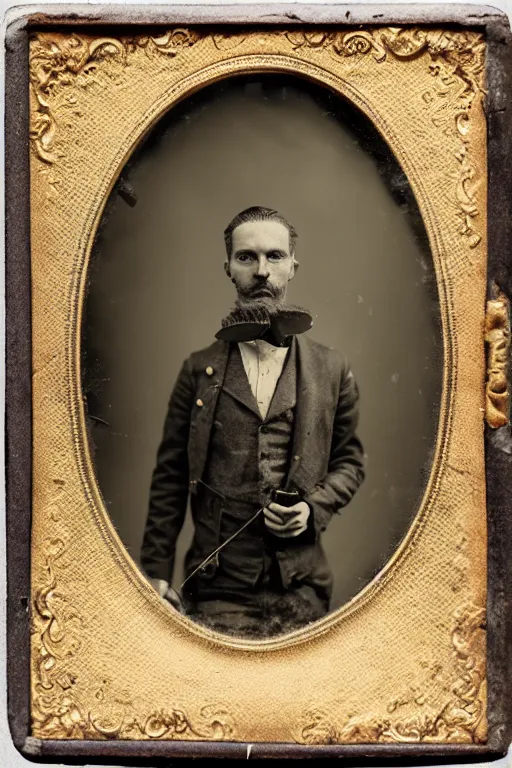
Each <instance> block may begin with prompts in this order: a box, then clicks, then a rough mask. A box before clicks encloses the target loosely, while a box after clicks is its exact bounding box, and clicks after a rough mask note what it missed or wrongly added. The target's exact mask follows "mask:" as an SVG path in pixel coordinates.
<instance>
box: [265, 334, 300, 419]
mask: <svg viewBox="0 0 512 768" xmlns="http://www.w3.org/2000/svg"><path fill="white" fill-rule="evenodd" d="M295 361H296V339H295V338H294V339H293V340H292V344H291V346H290V350H289V352H288V355H287V356H286V360H285V363H284V367H283V371H282V373H281V376H280V377H279V380H278V382H277V386H276V389H275V392H274V396H273V398H272V400H271V403H270V407H269V409H268V413H267V419H266V420H267V421H269V420H270V419H273V418H275V417H276V416H279V415H280V414H281V413H283V412H284V411H287V410H289V409H290V408H293V406H294V405H295V403H296V402H297V374H296V364H295Z"/></svg>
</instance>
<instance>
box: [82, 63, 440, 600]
mask: <svg viewBox="0 0 512 768" xmlns="http://www.w3.org/2000/svg"><path fill="white" fill-rule="evenodd" d="M251 205H263V206H269V207H273V208H276V209H278V210H279V211H280V212H281V213H282V214H283V215H284V216H285V217H287V218H288V219H289V220H290V221H291V222H292V223H293V224H294V226H295V227H296V229H297V230H298V233H299V239H298V248H297V259H298V261H299V263H300V269H299V270H298V273H297V276H296V278H295V279H294V281H293V283H292V284H291V286H290V291H289V299H290V300H291V301H292V302H294V303H298V304H301V305H304V306H306V307H308V308H309V309H310V310H311V312H312V314H313V316H314V327H313V329H312V330H311V331H310V332H309V333H310V334H311V336H312V337H313V338H315V339H316V340H318V341H320V342H322V343H325V344H329V345H331V346H333V347H335V348H337V349H339V350H340V351H341V352H343V353H344V354H345V355H346V356H347V357H348V359H349V361H350V363H351V365H352V368H353V371H354V374H355V376H356V379H357V381H358V384H359V388H360V392H361V421H360V429H359V434H360V436H361V439H362V442H363V445H364V448H365V451H366V453H367V456H368V470H367V477H366V480H365V482H364V484H363V486H362V487H361V488H360V490H359V491H358V493H357V495H356V496H355V498H354V499H353V501H352V502H351V503H350V504H349V506H348V507H346V508H345V509H344V510H343V513H342V514H341V515H340V516H336V517H335V518H334V519H333V520H332V522H331V523H330V526H329V528H328V529H327V532H326V533H325V534H324V538H323V541H324V547H325V550H326V552H327V555H328V558H329V561H330V563H331V566H332V568H333V571H334V576H335V589H334V595H333V607H336V606H338V605H340V604H342V603H343V602H345V601H347V600H348V599H350V598H351V597H352V596H354V595H355V594H357V592H359V591H360V589H361V588H362V587H363V586H364V585H365V584H367V583H368V581H369V580H370V579H371V578H372V577H373V576H374V575H375V574H376V573H377V572H378V571H379V569H380V568H381V567H382V566H383V565H384V564H385V563H386V561H387V560H388V559H389V557H390V556H391V555H392V553H393V551H394V550H395V548H396V547H397V545H398V543H399V541H400V539H401V538H402V537H403V535H404V534H405V532H406V530H407V528H408V526H409V524H410V522H411V521H412V519H413V517H414V515H415V513H416V511H417V509H418V505H419V502H420V500H421V497H422V493H423V490H424V487H425V483H426V480H427V479H428V474H429V471H430V462H431V456H432V452H433V449H434V443H435V437H436V430H437V408H438V403H439V398H440V390H441V375H442V367H441V354H442V348H441V346H442V342H441V330H440V326H439V320H438V303H437V295H436V288H435V280H434V274H433V266H432V261H431V257H430V253H429V249H428V244H427V242H426V237H425V234H424V231H423V227H422V223H421V221H420V219H419V216H418V213H417V210H416V207H415V203H414V200H413V198H412V195H411V192H410V189H409V187H408V184H407V181H406V179H405V177H404V176H403V174H402V173H401V171H400V169H399V167H398V165H397V163H396V161H394V159H393V158H392V157H391V156H390V154H389V152H388V151H387V149H386V147H385V146H384V144H383V142H382V140H381V139H380V138H379V136H378V135H377V134H376V132H375V131H374V129H373V128H372V126H371V125H369V124H368V122H367V121H366V119H363V118H362V117H361V116H360V115H359V114H358V113H356V112H355V110H354V109H353V108H352V107H350V108H349V106H348V105H347V104H344V103H343V102H342V101H341V100H340V99H339V98H338V97H334V96H331V95H330V94H329V93H327V92H326V91H325V90H322V89H319V88H318V87H317V86H313V85H310V84H308V83H307V82H306V81H301V80H298V79H292V78H289V77H284V76H282V77H281V76H274V75H266V76H259V77H252V78H245V77H239V78H234V79H231V80H226V81H223V82H222V83H220V84H217V85H215V86H210V87H209V88H207V89H204V90H203V91H200V92H199V93H197V94H196V95H195V96H194V97H192V98H191V99H189V100H187V101H186V102H184V103H183V104H182V105H181V106H180V107H178V108H175V109H174V110H172V111H171V113H170V114H169V115H168V116H167V117H166V118H165V119H164V121H162V122H161V123H160V125H159V126H157V128H156V129H155V131H154V132H153V134H152V135H151V136H150V137H149V138H148V140H147V141H146V142H145V144H144V145H143V146H142V147H141V148H140V149H139V151H138V152H137V153H136V155H135V156H134V157H133V158H132V159H131V161H130V162H129V165H128V166H127V167H126V168H125V170H124V171H123V174H122V177H121V180H120V183H119V184H118V185H117V186H116V188H115V189H114V190H113V193H112V195H111V198H110V200H109V203H108V205H107V209H106V212H105V216H104V218H103V222H102V224H101V227H100V231H99V233H98V237H97V241H96V245H95V249H94V253H93V258H92V261H91V267H90V271H89V286H88V297H87V302H86V306H85V314H84V324H83V342H82V343H83V355H82V363H83V386H84V394H85V396H86V398H87V404H88V410H89V416H90V419H89V429H90V441H91V445H92V447H93V451H94V461H95V466H96V473H97V479H98V482H99V486H100V489H101V492H102V494H103V497H104V499H105V503H106V506H107V509H108V511H109V513H110V516H111V518H112V520H113V522H114V524H115V526H116V528H117V530H118V532H119V534H120V536H121V538H122V540H123V542H124V543H125V545H126V547H127V548H128V551H129V552H130V554H131V556H132V557H133V558H134V560H135V561H136V562H138V558H139V551H140V544H141V539H142V534H143V529H144V523H145V517H146V514H147V502H148V492H149V485H150V481H151V473H152V470H153V466H154V461H155V456H156V450H157V447H158V443H159V440H160V437H161V434H162V427H163V421H164V417H165V412H166V406H167V402H168V399H169V395H170V392H171V389H172V386H173V384H174V381H175V378H176V375H177V373H178V370H179V368H180V366H181V363H182V361H183V359H184V358H185V357H187V356H188V355H189V354H190V352H191V351H193V350H196V349H200V348H201V347H204V346H207V345H208V344H210V343H211V342H212V341H213V339H214V334H215V332H216V331H217V330H218V328H219V327H220V321H221V318H222V317H223V316H225V315H226V314H227V312H228V311H229V309H230V308H231V306H232V304H233V301H234V289H233V286H232V284H231V283H230V281H229V280H228V279H227V277H226V275H225V274H224V270H223V260H224V256H225V254H224V244H223V236H222V233H223V229H224V228H225V226H226V225H227V223H228V222H229V221H230V220H231V219H232V218H233V216H234V215H235V214H236V213H238V212H239V211H240V210H242V209H243V208H246V207H248V206H251ZM190 537H191V523H190V519H189V518H187V522H186V524H185V527H184V530H183V532H182V534H181V536H180V541H179V545H178V550H179V553H178V566H177V572H176V573H175V586H179V584H180V583H181V577H182V560H183V555H184V552H185V550H186V548H187V545H188V542H189V541H190Z"/></svg>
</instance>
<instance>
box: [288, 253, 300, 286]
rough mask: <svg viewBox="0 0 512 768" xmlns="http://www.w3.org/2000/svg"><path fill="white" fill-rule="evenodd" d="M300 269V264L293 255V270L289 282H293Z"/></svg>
mask: <svg viewBox="0 0 512 768" xmlns="http://www.w3.org/2000/svg"><path fill="white" fill-rule="evenodd" d="M298 268H299V262H298V261H297V260H296V258H295V256H293V255H292V268H291V269H290V277H289V278H288V281H290V280H293V278H294V277H295V273H296V272H297V270H298Z"/></svg>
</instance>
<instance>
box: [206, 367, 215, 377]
mask: <svg viewBox="0 0 512 768" xmlns="http://www.w3.org/2000/svg"><path fill="white" fill-rule="evenodd" d="M205 373H206V375H207V376H213V374H214V373H215V371H214V370H213V368H212V367H211V365H209V366H208V367H207V368H206V371H205Z"/></svg>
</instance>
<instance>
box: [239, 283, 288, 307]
mask: <svg viewBox="0 0 512 768" xmlns="http://www.w3.org/2000/svg"><path fill="white" fill-rule="evenodd" d="M285 293H286V289H285V288H278V287H277V286H275V285H272V283H269V282H268V281H267V280H265V281H264V280H262V281H261V282H259V283H256V284H255V285H251V286H250V287H248V288H241V287H239V286H237V294H238V302H237V303H238V304H240V305H249V304H250V305H251V306H252V302H262V305H261V306H267V307H269V308H270V307H271V306H272V305H276V304H277V303H279V304H280V303H282V302H283V301H284V297H285Z"/></svg>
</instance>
